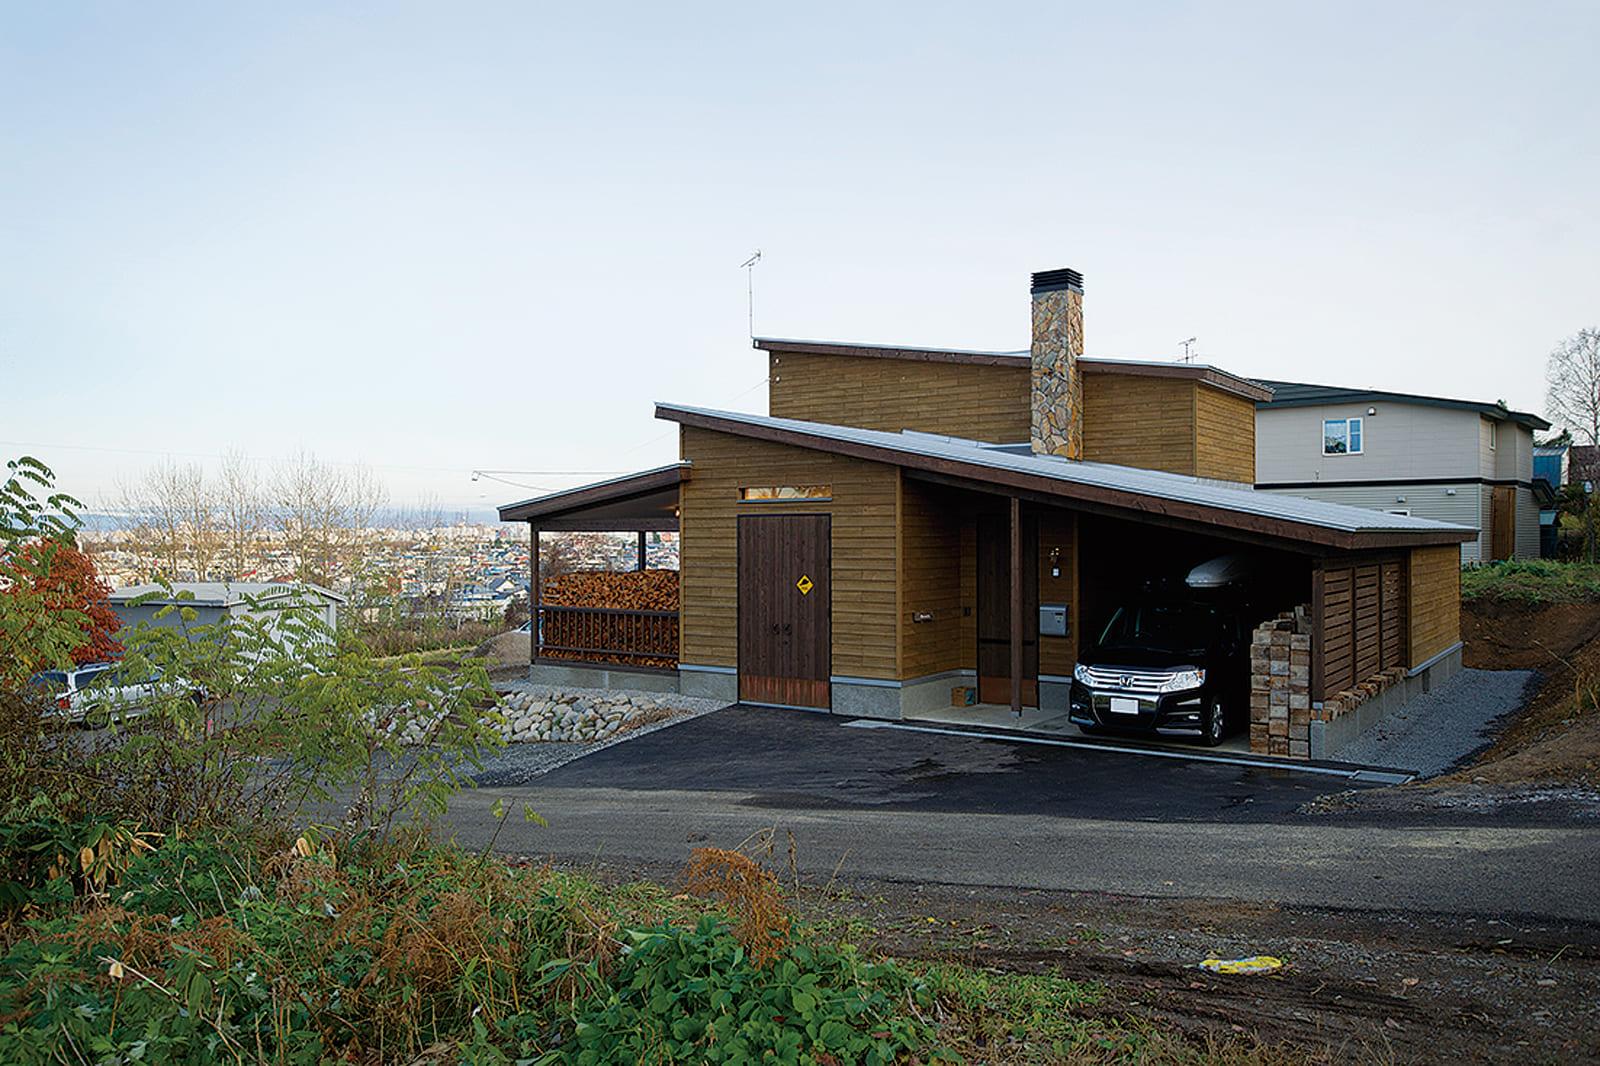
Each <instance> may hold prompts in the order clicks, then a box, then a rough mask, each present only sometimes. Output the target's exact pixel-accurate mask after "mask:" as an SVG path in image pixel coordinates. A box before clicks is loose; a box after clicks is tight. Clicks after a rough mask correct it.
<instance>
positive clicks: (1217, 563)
mask: <svg viewBox="0 0 1600 1066" xmlns="http://www.w3.org/2000/svg"><path fill="white" fill-rule="evenodd" d="M1238 571H1239V566H1238V564H1236V563H1234V562H1233V560H1232V558H1231V557H1224V558H1223V559H1218V560H1213V561H1212V562H1211V563H1209V564H1202V565H1201V566H1199V567H1196V568H1195V569H1194V570H1193V571H1191V573H1190V576H1189V578H1188V580H1187V581H1186V583H1185V585H1184V587H1183V589H1182V590H1181V591H1173V592H1165V593H1163V592H1153V593H1149V594H1144V595H1140V596H1137V597H1133V598H1131V599H1130V600H1129V601H1128V602H1125V603H1124V604H1123V605H1122V606H1120V607H1118V608H1117V610H1116V611H1115V613H1113V614H1112V616H1111V620H1110V621H1109V622H1108V623H1106V627H1105V629H1104V630H1102V631H1101V634H1100V638H1099V640H1097V641H1096V642H1095V644H1094V645H1093V646H1092V647H1090V648H1088V649H1086V650H1084V652H1083V653H1082V654H1081V655H1080V656H1079V658H1078V663H1077V665H1076V666H1074V667H1073V670H1072V691H1071V714H1070V716H1071V718H1072V721H1073V722H1075V723H1076V724H1077V725H1078V727H1079V728H1080V729H1082V730H1083V731H1084V732H1095V731H1097V730H1101V729H1137V730H1156V731H1167V730H1171V731H1178V732H1183V733H1192V734H1195V735H1197V736H1198V737H1199V738H1200V740H1201V741H1202V742H1204V743H1206V744H1209V745H1216V744H1220V743H1221V742H1222V741H1223V739H1224V738H1225V737H1226V736H1227V735H1228V734H1229V733H1230V732H1232V731H1233V730H1235V729H1237V728H1240V727H1242V726H1243V725H1244V724H1245V723H1246V722H1248V721H1249V715H1250V635H1249V634H1250V629H1251V623H1250V621H1249V610H1248V608H1247V606H1246V601H1245V600H1244V599H1243V598H1242V597H1241V590H1240V589H1239V587H1238V586H1237V581H1238V577H1237V573H1238Z"/></svg>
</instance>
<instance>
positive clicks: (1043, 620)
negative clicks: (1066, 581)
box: [1039, 603, 1067, 637]
mask: <svg viewBox="0 0 1600 1066" xmlns="http://www.w3.org/2000/svg"><path fill="white" fill-rule="evenodd" d="M1039 635H1040V636H1041V637H1064V636H1066V635H1067V605H1066V604H1064V603H1041V604H1040V605H1039Z"/></svg>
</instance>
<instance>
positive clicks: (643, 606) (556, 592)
mask: <svg viewBox="0 0 1600 1066" xmlns="http://www.w3.org/2000/svg"><path fill="white" fill-rule="evenodd" d="M539 600H540V602H541V603H543V604H544V605H545V606H547V607H604V608H608V609H610V610H614V611H676V610H677V609H678V572H677V571H676V570H626V571H620V572H619V571H611V570H576V571H573V572H572V573H567V574H562V575H561V576H560V577H557V578H554V579H553V580H551V581H550V582H549V583H548V584H546V585H545V586H544V587H543V588H541V589H540V590H539Z"/></svg>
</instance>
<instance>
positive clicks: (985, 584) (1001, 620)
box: [978, 515, 1039, 707]
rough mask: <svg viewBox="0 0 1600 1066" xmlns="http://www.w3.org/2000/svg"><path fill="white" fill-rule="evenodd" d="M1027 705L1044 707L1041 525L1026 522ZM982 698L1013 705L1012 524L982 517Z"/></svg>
mask: <svg viewBox="0 0 1600 1066" xmlns="http://www.w3.org/2000/svg"><path fill="white" fill-rule="evenodd" d="M1021 561H1022V705H1023V706H1024V707H1037V706H1039V527H1038V525H1037V523H1036V522H1035V521H1034V519H1033V517H1032V516H1031V515H1024V516H1023V518H1022V560H1021ZM978 700H979V702H981V703H1003V704H1007V705H1009V704H1010V703H1011V520H1010V519H1009V518H1004V517H998V516H989V515H980V516H979V518H978Z"/></svg>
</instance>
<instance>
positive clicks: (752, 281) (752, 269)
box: [739, 248, 761, 340]
mask: <svg viewBox="0 0 1600 1066" xmlns="http://www.w3.org/2000/svg"><path fill="white" fill-rule="evenodd" d="M760 261H761V249H760V248H757V249H756V254H755V255H752V256H751V257H750V258H749V259H746V260H745V261H744V262H742V263H740V264H739V269H741V270H743V271H744V272H745V278H746V285H747V288H746V295H747V296H748V299H749V309H750V339H751V340H755V339H756V263H758V262H760Z"/></svg>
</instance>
